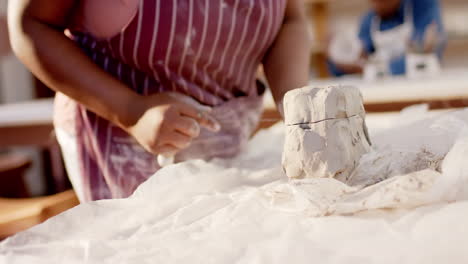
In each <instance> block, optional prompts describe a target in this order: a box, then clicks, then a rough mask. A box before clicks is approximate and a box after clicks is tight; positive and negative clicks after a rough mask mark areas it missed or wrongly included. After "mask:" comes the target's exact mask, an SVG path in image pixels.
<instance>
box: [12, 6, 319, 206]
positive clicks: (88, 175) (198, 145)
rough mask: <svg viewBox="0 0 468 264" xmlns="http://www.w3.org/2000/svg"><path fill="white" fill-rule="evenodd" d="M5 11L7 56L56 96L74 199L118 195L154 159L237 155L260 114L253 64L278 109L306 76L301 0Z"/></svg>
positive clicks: (149, 170) (151, 169)
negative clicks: (261, 72) (261, 73)
mask: <svg viewBox="0 0 468 264" xmlns="http://www.w3.org/2000/svg"><path fill="white" fill-rule="evenodd" d="M8 12H9V14H8V18H9V29H10V38H11V43H12V48H13V50H14V52H15V53H16V55H17V56H18V57H19V58H20V59H21V60H22V61H23V63H24V64H25V65H26V66H27V67H28V68H29V69H30V70H31V71H32V72H33V73H34V74H35V75H36V76H37V77H38V78H39V79H41V80H42V81H43V82H44V83H45V84H47V85H48V86H49V87H50V88H52V89H54V90H55V91H57V96H56V102H55V127H56V133H57V137H58V139H59V142H60V145H61V147H62V150H63V154H64V158H65V162H66V165H67V170H68V174H69V176H70V179H71V182H72V184H73V186H74V189H75V191H76V193H77V195H78V197H79V198H80V200H81V201H89V200H98V199H108V198H123V197H128V196H129V195H131V194H132V193H133V191H134V190H135V189H136V188H137V187H138V185H140V184H141V183H142V182H144V181H145V180H146V179H147V178H148V177H150V176H151V175H153V174H154V173H155V172H156V171H157V170H158V169H160V164H158V162H157V159H156V155H167V156H174V155H175V161H176V162H178V161H184V160H189V159H205V160H209V159H211V158H215V157H220V158H225V157H232V156H234V155H236V154H238V153H239V152H240V151H241V150H242V149H243V147H244V146H245V145H246V143H247V141H248V139H249V137H250V136H251V134H252V132H253V131H254V130H255V128H256V127H257V124H258V121H259V119H260V115H261V112H262V101H263V100H262V95H263V92H264V90H265V86H264V84H262V83H261V82H259V81H258V79H257V77H256V72H257V69H258V67H259V66H260V65H263V68H264V72H265V75H266V77H267V79H268V82H269V86H270V88H271V91H272V93H273V96H274V98H275V101H276V102H277V104H278V105H281V100H282V98H283V95H284V94H285V93H286V92H287V91H288V90H291V89H294V88H298V87H302V86H304V85H306V84H307V83H308V74H309V53H310V46H311V43H310V36H309V30H308V26H307V18H306V17H305V14H304V7H303V1H302V0H255V1H253V0H225V1H218V0H216V1H212V0H196V1H195V0H174V1H169V0H122V1H116V0H99V1H96V0H14V1H9V10H8ZM280 110H281V106H280ZM174 188H175V189H174V191H177V190H176V186H174Z"/></svg>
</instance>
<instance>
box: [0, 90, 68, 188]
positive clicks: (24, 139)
mask: <svg viewBox="0 0 468 264" xmlns="http://www.w3.org/2000/svg"><path fill="white" fill-rule="evenodd" d="M53 101H54V99H53V98H47V99H37V100H32V101H28V102H21V103H13V104H4V105H0V135H1V136H0V148H10V147H22V146H36V147H40V148H41V149H42V150H43V152H44V155H43V156H44V157H45V160H44V174H45V175H44V176H45V180H46V186H47V193H48V194H53V193H57V192H61V191H64V190H66V189H67V188H69V187H70V186H69V182H68V179H67V177H66V173H65V169H64V165H63V161H62V156H61V152H60V147H59V145H58V143H57V141H56V139H55V135H54V132H53V131H54V126H53Z"/></svg>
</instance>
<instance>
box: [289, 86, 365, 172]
mask: <svg viewBox="0 0 468 264" xmlns="http://www.w3.org/2000/svg"><path fill="white" fill-rule="evenodd" d="M284 105H285V108H284V109H285V122H286V140H285V146H284V151H283V169H284V171H285V173H286V175H287V176H288V177H289V178H316V177H328V178H339V179H346V178H347V177H349V175H350V174H351V173H352V171H353V170H354V168H355V167H356V166H357V163H358V162H359V159H360V158H361V156H362V155H363V154H365V153H367V152H368V151H369V150H370V141H369V139H368V135H367V128H366V124H365V111H364V107H363V105H362V96H361V94H360V92H359V90H358V89H356V88H353V87H329V88H325V89H321V88H310V87H307V88H301V89H296V90H293V91H291V92H289V93H287V94H286V96H285V98H284Z"/></svg>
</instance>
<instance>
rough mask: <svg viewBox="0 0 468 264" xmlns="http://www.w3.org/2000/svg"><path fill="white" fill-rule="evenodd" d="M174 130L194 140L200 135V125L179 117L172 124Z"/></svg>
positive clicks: (187, 118) (192, 120)
mask: <svg viewBox="0 0 468 264" xmlns="http://www.w3.org/2000/svg"><path fill="white" fill-rule="evenodd" d="M173 125H174V129H175V130H176V131H177V132H180V133H182V134H184V135H187V136H189V137H191V138H196V137H198V136H199V135H200V125H199V124H198V122H197V121H195V119H193V118H190V117H185V116H181V117H180V118H178V119H177V120H176V122H174V124H173Z"/></svg>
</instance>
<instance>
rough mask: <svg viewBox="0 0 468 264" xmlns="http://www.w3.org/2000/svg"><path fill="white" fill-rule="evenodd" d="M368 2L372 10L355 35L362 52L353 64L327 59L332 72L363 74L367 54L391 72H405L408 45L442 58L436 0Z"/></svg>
mask: <svg viewBox="0 0 468 264" xmlns="http://www.w3.org/2000/svg"><path fill="white" fill-rule="evenodd" d="M370 1H371V5H372V10H371V11H370V12H368V13H367V14H366V15H364V17H363V19H362V22H361V25H360V29H359V34H358V40H357V41H360V42H361V44H362V45H361V46H362V52H361V55H360V56H359V58H358V61H356V62H355V63H340V62H339V61H338V60H337V59H332V60H330V62H329V69H330V72H331V73H332V74H333V75H335V76H341V75H344V74H353V73H362V71H363V66H364V64H365V63H366V61H367V59H369V58H370V57H372V58H373V59H377V60H380V61H384V62H385V63H386V64H388V69H389V71H390V73H391V74H392V75H400V74H405V72H406V63H405V61H406V60H405V55H406V53H407V52H408V50H409V49H410V48H413V49H417V50H423V51H424V52H435V53H436V54H437V55H438V56H439V59H440V58H441V57H442V53H443V49H444V47H445V45H444V43H445V33H444V27H443V24H442V17H441V11H440V3H439V1H438V0H370ZM433 35H435V37H432V36H433Z"/></svg>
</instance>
